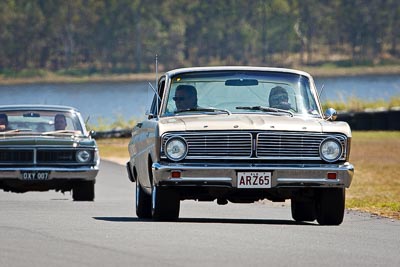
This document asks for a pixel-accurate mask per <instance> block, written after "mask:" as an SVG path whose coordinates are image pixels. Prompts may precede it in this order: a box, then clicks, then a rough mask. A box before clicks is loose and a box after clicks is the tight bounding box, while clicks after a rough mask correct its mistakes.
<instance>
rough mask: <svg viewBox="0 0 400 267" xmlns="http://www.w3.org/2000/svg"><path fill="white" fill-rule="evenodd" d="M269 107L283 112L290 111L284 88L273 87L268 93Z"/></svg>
mask: <svg viewBox="0 0 400 267" xmlns="http://www.w3.org/2000/svg"><path fill="white" fill-rule="evenodd" d="M269 106H270V107H272V108H279V109H284V110H289V109H290V104H289V96H288V92H287V91H286V89H285V88H283V87H281V86H275V87H274V88H272V89H271V91H270V93H269Z"/></svg>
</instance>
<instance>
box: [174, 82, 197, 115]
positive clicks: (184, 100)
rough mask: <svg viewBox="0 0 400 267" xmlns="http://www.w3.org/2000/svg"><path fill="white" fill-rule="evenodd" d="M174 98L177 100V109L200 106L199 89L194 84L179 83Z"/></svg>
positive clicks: (189, 108)
mask: <svg viewBox="0 0 400 267" xmlns="http://www.w3.org/2000/svg"><path fill="white" fill-rule="evenodd" d="M172 99H173V100H174V101H175V105H176V110H177V111H182V110H191V109H196V108H197V107H198V106H197V90H196V88H195V87H194V86H192V85H182V84H181V85H178V87H176V91H175V96H174V97H173V98H172Z"/></svg>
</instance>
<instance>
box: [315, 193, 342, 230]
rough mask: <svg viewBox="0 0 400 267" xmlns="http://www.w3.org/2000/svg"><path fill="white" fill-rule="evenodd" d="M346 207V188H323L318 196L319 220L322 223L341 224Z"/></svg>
mask: <svg viewBox="0 0 400 267" xmlns="http://www.w3.org/2000/svg"><path fill="white" fill-rule="evenodd" d="M344 208H345V189H344V188H325V189H321V190H320V192H319V194H318V197H317V221H318V223H319V224H320V225H339V224H341V223H342V222H343V217H344Z"/></svg>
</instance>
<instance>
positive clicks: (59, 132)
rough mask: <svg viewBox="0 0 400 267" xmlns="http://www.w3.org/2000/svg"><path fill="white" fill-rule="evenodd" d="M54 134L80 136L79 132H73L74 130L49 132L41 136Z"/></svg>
mask: <svg viewBox="0 0 400 267" xmlns="http://www.w3.org/2000/svg"><path fill="white" fill-rule="evenodd" d="M54 134H61V135H63V134H64V135H70V134H73V135H82V133H81V132H80V131H74V130H58V131H51V132H44V133H42V135H54Z"/></svg>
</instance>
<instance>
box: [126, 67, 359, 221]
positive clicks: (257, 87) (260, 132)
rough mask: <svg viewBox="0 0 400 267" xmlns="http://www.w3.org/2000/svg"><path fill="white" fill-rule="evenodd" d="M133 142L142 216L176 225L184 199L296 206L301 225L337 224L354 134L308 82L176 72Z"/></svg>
mask: <svg viewBox="0 0 400 267" xmlns="http://www.w3.org/2000/svg"><path fill="white" fill-rule="evenodd" d="M155 91H156V92H157V93H156V94H155V96H154V100H153V102H152V106H151V108H150V112H149V113H148V114H147V115H148V117H147V119H146V120H144V121H142V122H140V123H138V124H137V125H136V126H135V127H134V129H133V131H132V138H131V141H130V143H129V148H128V149H129V154H130V160H129V162H128V163H127V170H128V175H129V178H130V180H131V181H132V182H136V214H137V216H138V217H139V218H153V219H155V220H176V219H177V218H178V217H179V208H180V201H182V200H186V199H194V200H198V201H215V200H216V202H217V203H218V204H220V205H224V204H226V203H228V202H233V203H252V202H255V201H258V200H262V199H268V200H271V201H285V200H286V199H290V200H291V212H292V217H293V219H294V220H296V221H314V220H317V222H318V223H319V224H322V225H339V224H341V223H342V221H343V216H344V209H345V189H346V188H348V187H349V186H350V184H351V181H352V177H353V173H354V167H353V166H352V165H351V164H350V163H349V162H348V159H349V153H350V142H351V131H350V128H349V126H348V124H347V123H345V122H335V121H334V120H335V118H336V111H334V110H333V109H328V110H327V111H326V113H325V114H323V112H322V108H321V104H320V102H319V99H318V94H317V91H316V88H315V85H314V81H313V79H312V77H311V76H310V75H309V74H308V73H305V72H302V71H298V70H291V69H281V68H264V67H201V68H183V69H176V70H171V71H168V72H167V73H165V74H164V75H163V76H162V77H161V78H160V79H159V81H158V87H157V88H156V89H155Z"/></svg>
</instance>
